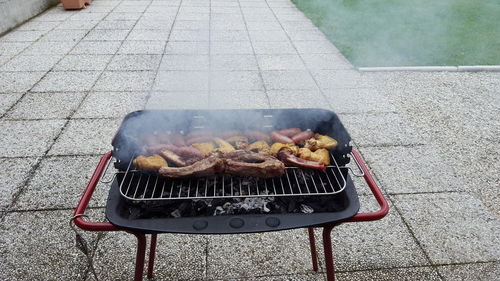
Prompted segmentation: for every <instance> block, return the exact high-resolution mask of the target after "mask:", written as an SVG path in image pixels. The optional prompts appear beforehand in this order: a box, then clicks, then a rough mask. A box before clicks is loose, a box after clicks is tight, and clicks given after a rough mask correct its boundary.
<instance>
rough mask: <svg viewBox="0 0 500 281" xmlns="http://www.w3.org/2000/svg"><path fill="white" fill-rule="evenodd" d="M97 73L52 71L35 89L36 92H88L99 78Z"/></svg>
mask: <svg viewBox="0 0 500 281" xmlns="http://www.w3.org/2000/svg"><path fill="white" fill-rule="evenodd" d="M99 75H100V73H99V72H97V71H85V72H80V71H52V72H49V73H47V74H46V75H45V76H44V77H43V78H42V80H40V82H38V83H37V84H36V85H35V86H34V87H33V89H32V90H33V91H35V92H61V91H74V92H79V91H86V90H90V88H92V85H93V84H94V82H95V81H96V80H97V78H98V77H99Z"/></svg>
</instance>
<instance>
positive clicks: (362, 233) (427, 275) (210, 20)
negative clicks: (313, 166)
mask: <svg viewBox="0 0 500 281" xmlns="http://www.w3.org/2000/svg"><path fill="white" fill-rule="evenodd" d="M279 107H321V108H328V109H332V110H335V111H336V112H337V113H339V115H340V116H341V118H342V120H343V122H345V124H346V126H347V128H348V130H349V131H350V132H351V135H352V137H353V139H354V141H355V145H356V146H357V147H358V148H359V150H360V151H361V152H362V154H363V156H364V157H365V159H366V161H367V163H368V164H369V166H370V167H371V169H372V171H373V173H374V174H375V176H376V177H377V179H378V181H379V183H380V185H381V186H382V188H383V189H384V191H385V193H386V195H387V196H388V198H389V199H390V203H391V207H392V209H391V213H390V214H389V215H388V216H387V217H386V218H385V219H384V220H382V221H377V222H371V223H357V224H351V225H347V224H346V225H342V226H340V227H338V229H337V230H335V231H334V235H333V237H334V251H335V259H336V270H337V272H338V273H337V276H338V279H339V280H484V281H489V280H495V279H496V278H497V277H494V276H498V275H500V266H499V260H500V246H499V245H500V224H499V222H500V216H499V214H500V207H499V206H500V196H499V183H500V180H499V176H498V174H499V173H498V171H499V170H500V164H499V163H500V161H499V160H500V159H499V158H500V157H499V155H500V153H499V151H500V144H499V141H498V136H499V133H500V129H499V128H500V118H499V117H498V116H499V112H500V74H499V73H412V72H405V73H380V74H377V73H370V74H360V73H358V72H357V71H356V70H355V69H354V68H353V67H352V65H350V63H349V62H347V61H346V60H345V58H343V56H342V55H341V54H340V53H339V52H338V50H337V49H336V48H335V47H334V46H333V45H332V44H331V43H330V42H329V41H327V40H326V39H325V37H324V36H323V34H322V33H321V32H320V31H318V30H317V29H316V28H315V27H314V25H313V24H312V23H311V22H310V21H309V20H308V19H307V18H305V17H304V15H303V14H302V13H301V12H300V11H298V10H297V9H296V8H295V7H294V6H293V4H292V3H291V2H290V1H289V0H239V1H237V0H236V1H235V0H165V1H160V0H148V1H132V0H123V1H110V0H95V1H94V2H93V3H92V5H91V6H89V7H88V8H87V9H84V10H81V11H64V10H63V9H62V8H61V7H55V8H53V9H51V10H49V11H47V12H45V13H43V14H42V15H40V16H38V17H35V18H33V19H32V20H30V21H28V22H27V23H25V24H24V25H22V26H20V27H19V28H17V29H16V30H14V31H12V32H10V33H8V34H6V35H5V36H3V37H1V38H0V131H1V132H2V137H1V138H0V190H1V192H2V194H3V195H2V196H1V197H0V211H1V213H0V255H1V257H2V262H1V263H0V276H2V277H1V279H3V280H94V277H93V276H92V274H91V273H90V272H89V266H88V263H87V260H86V257H85V256H84V255H83V254H82V253H81V252H80V251H79V250H78V249H76V248H75V247H74V233H73V232H72V231H71V229H70V227H69V226H68V220H69V218H70V217H71V213H72V208H74V207H75V206H76V203H77V202H78V199H79V197H80V195H81V192H82V190H83V188H84V186H85V184H86V182H87V181H88V179H89V177H90V175H91V172H92V171H93V169H94V167H95V165H96V164H97V161H98V159H99V155H100V154H102V153H104V152H106V151H108V150H109V149H110V148H111V146H110V142H111V138H112V136H113V134H114V132H115V131H116V129H117V126H118V124H119V123H120V121H121V118H122V117H123V116H124V115H125V114H126V113H127V112H130V111H133V110H137V109H141V108H279ZM357 187H358V192H359V193H360V194H361V202H362V210H370V209H373V208H374V202H372V199H371V197H370V196H366V195H363V194H367V192H368V189H367V187H365V186H363V185H361V184H358V186H357ZM106 193H107V187H106V186H105V185H104V184H102V185H100V186H99V187H98V189H97V192H96V194H95V196H94V198H95V200H94V201H93V202H92V203H91V204H92V206H93V207H94V208H93V209H92V211H91V212H90V213H89V216H91V217H92V218H94V219H103V216H104V214H103V208H102V207H103V206H104V205H105V200H106V196H107V194H106ZM84 237H85V238H86V239H87V241H88V242H89V244H90V245H89V246H90V248H91V249H95V255H94V264H95V268H96V271H97V275H98V276H99V280H130V279H131V278H132V273H133V260H134V248H133V245H134V243H135V241H134V238H133V236H131V235H128V234H121V233H109V234H106V235H97V234H94V233H84ZM318 238H319V237H318ZM158 242H159V249H158V257H157V266H156V276H157V277H156V280H262V281H263V280H324V279H325V275H324V263H323V262H322V261H320V267H321V271H320V273H314V272H312V271H311V265H310V255H309V252H308V251H309V250H308V241H307V235H306V231H305V230H302V229H299V230H292V231H283V232H276V233H264V234H252V235H237V236H234V235H233V236H192V235H172V234H165V235H160V236H159V241H158Z"/></svg>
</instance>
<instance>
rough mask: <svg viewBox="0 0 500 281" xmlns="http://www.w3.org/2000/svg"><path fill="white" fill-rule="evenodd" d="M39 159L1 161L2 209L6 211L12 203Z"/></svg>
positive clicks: (0, 207) (0, 190)
mask: <svg viewBox="0 0 500 281" xmlns="http://www.w3.org/2000/svg"><path fill="white" fill-rule="evenodd" d="M37 160H38V159H37V158H34V157H27V158H10V159H7V158H3V159H0V192H2V194H3V196H2V197H1V198H0V209H5V208H6V207H7V206H8V205H10V204H11V203H12V200H13V199H14V198H13V196H14V195H15V194H16V193H17V192H18V191H19V189H20V188H21V187H22V185H23V183H24V181H25V180H26V179H27V178H28V177H29V176H31V175H30V173H29V172H30V170H31V169H32V168H33V165H35V163H36V162H37Z"/></svg>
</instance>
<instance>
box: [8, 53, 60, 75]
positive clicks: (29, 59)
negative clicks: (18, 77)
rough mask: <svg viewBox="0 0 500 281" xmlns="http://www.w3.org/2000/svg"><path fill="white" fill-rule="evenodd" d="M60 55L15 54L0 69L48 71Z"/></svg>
mask: <svg viewBox="0 0 500 281" xmlns="http://www.w3.org/2000/svg"><path fill="white" fill-rule="evenodd" d="M61 58H62V55H45V56H16V57H14V58H13V59H11V60H10V61H9V62H7V63H6V64H4V65H2V66H1V67H0V71H25V72H28V71H49V70H50V69H51V68H52V67H53V66H54V65H55V64H56V63H57V62H58V61H59V60H60V59H61Z"/></svg>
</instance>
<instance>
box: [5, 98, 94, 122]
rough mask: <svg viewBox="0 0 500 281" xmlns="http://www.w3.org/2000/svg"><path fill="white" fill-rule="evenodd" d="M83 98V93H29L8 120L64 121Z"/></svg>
mask: <svg viewBox="0 0 500 281" xmlns="http://www.w3.org/2000/svg"><path fill="white" fill-rule="evenodd" d="M83 97H84V94H83V93H27V94H26V95H25V96H24V97H23V98H22V99H21V100H20V101H19V102H18V103H17V104H16V106H14V107H13V108H12V109H11V110H10V111H9V112H8V113H7V115H6V118H7V119H54V118H58V119H64V118H67V117H69V116H70V114H71V113H72V112H73V111H74V110H75V109H76V108H77V106H78V105H79V104H80V102H81V101H82V99H83Z"/></svg>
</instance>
